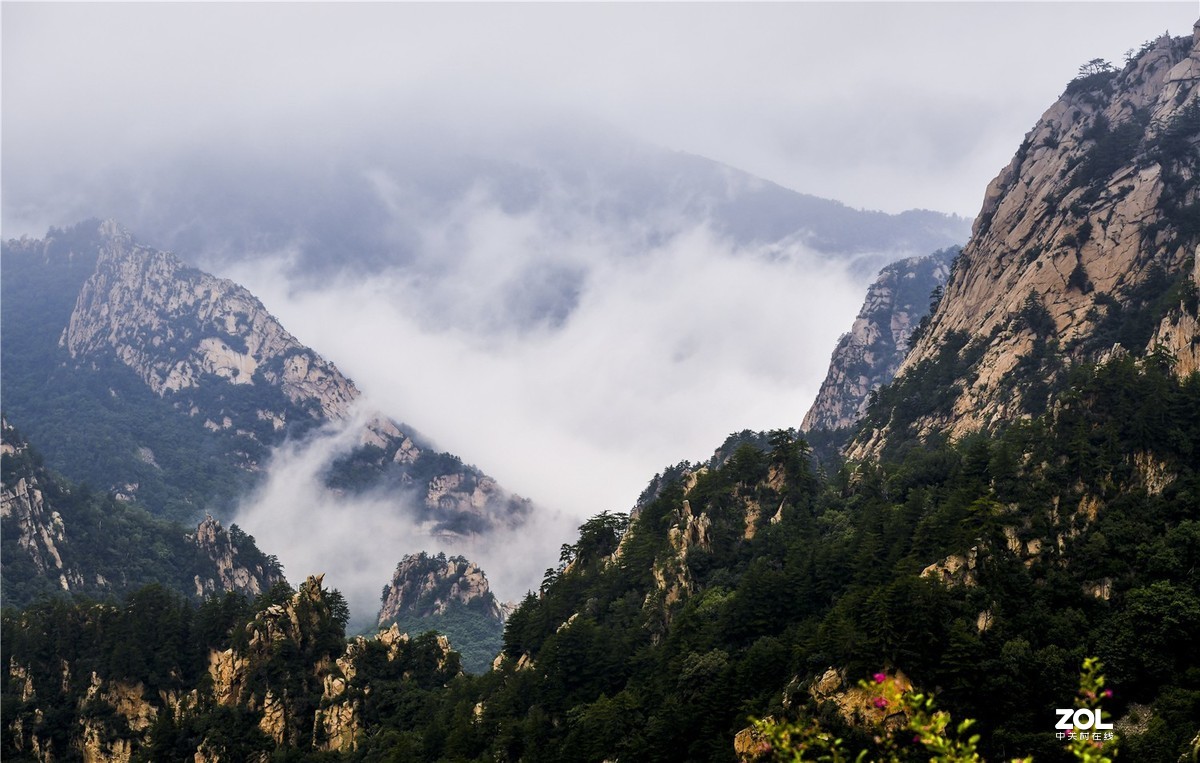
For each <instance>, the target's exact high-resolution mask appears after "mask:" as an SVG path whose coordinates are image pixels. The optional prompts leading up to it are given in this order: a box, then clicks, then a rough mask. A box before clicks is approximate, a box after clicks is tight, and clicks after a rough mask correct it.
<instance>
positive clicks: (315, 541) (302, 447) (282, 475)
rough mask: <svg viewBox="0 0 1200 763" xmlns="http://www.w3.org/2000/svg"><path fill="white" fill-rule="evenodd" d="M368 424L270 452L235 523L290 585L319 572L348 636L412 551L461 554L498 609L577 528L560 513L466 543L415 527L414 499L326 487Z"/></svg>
mask: <svg viewBox="0 0 1200 763" xmlns="http://www.w3.org/2000/svg"><path fill="white" fill-rule="evenodd" d="M360 410H361V411H366V410H367V406H366V405H365V404H364V405H362V406H360ZM366 419H367V417H366V416H363V415H360V416H356V417H355V418H353V419H350V420H347V421H343V422H338V423H336V424H332V425H330V426H327V427H325V428H323V429H321V430H319V431H318V432H315V433H313V434H312V435H311V436H309V437H306V438H305V439H303V440H300V441H293V442H289V443H287V444H285V445H283V446H281V447H279V448H277V449H276V450H275V451H274V453H273V455H272V458H271V460H270V462H269V463H268V464H267V465H266V473H267V477H266V479H265V480H264V481H263V483H262V484H261V485H260V486H259V487H258V489H257V490H255V492H254V493H253V494H251V495H248V496H246V497H245V498H244V499H243V501H242V504H241V505H240V506H239V507H238V509H237V511H236V513H235V516H234V518H233V521H234V522H237V523H238V524H239V525H240V526H241V527H242V528H243V529H245V530H246V531H247V532H249V533H250V534H251V535H253V536H254V537H255V540H256V541H257V543H258V545H259V547H260V548H262V549H264V550H265V551H267V552H268V553H273V554H275V555H276V556H277V557H278V558H279V560H280V562H281V563H282V564H283V566H284V570H285V572H286V574H287V575H288V578H289V579H290V580H291V581H292V583H293V584H296V583H298V582H299V581H300V580H301V579H302V578H304V577H305V576H308V575H311V574H314V573H324V574H325V584H326V585H327V586H330V587H333V588H337V589H339V590H340V591H341V592H342V593H343V594H345V596H346V599H347V602H348V603H349V605H350V609H351V614H352V622H353V624H354V625H355V626H356V627H366V626H369V625H372V624H373V623H374V617H375V615H376V613H377V612H378V610H379V597H380V590H381V589H382V588H383V586H384V585H385V584H387V582H388V581H389V580H390V579H391V575H392V573H393V571H394V570H395V567H396V564H397V563H398V562H399V561H400V559H401V558H403V557H404V556H405V555H406V554H411V553H416V552H418V551H429V552H432V553H437V552H438V551H444V552H446V553H447V554H451V555H453V554H462V555H464V556H466V557H467V558H469V559H471V560H472V561H475V562H477V563H479V564H480V565H481V566H482V567H483V569H484V570H485V571H486V572H487V574H488V579H489V581H490V582H491V584H492V587H493V590H494V591H495V592H496V595H497V596H498V597H499V598H500V599H501V600H502V601H503V600H512V599H517V598H519V597H520V596H521V595H522V594H523V593H524V592H525V591H526V590H527V589H530V588H536V587H537V584H538V581H539V580H540V579H541V577H542V574H543V572H544V571H545V569H546V567H549V566H553V565H552V563H551V562H552V561H555V560H557V555H558V551H557V549H558V545H553V546H550V545H548V544H554V543H558V544H561V543H565V542H568V541H569V540H570V539H571V534H572V531H573V530H574V529H575V525H576V523H573V522H572V521H571V520H570V519H569V518H567V517H566V516H565V515H563V514H562V513H561V512H554V511H546V510H543V511H539V512H537V513H536V515H534V516H531V517H530V519H529V521H528V522H527V523H526V524H525V525H524V526H523V527H521V528H519V529H515V530H513V529H503V528H502V529H499V530H497V531H496V532H494V533H491V534H489V535H488V536H486V537H473V538H464V537H461V536H455V535H448V534H445V533H438V532H436V531H435V530H434V529H433V526H432V523H431V522H421V521H419V520H418V519H417V517H418V516H420V510H419V509H420V507H419V506H418V504H417V501H419V500H420V499H419V498H416V497H414V494H413V493H407V492H401V493H397V492H395V491H391V492H384V491H382V490H377V491H368V492H367V493H364V494H345V493H343V492H341V491H335V490H331V489H329V488H327V487H326V486H325V485H324V484H323V481H322V479H321V475H322V474H323V473H324V472H325V470H326V469H327V467H328V466H329V465H330V464H331V463H332V462H333V461H334V460H335V459H337V458H338V457H340V456H343V455H346V454H347V453H349V452H350V450H352V449H353V448H354V447H355V446H357V445H358V444H359V442H360V437H361V435H362V431H363V427H364V425H365V423H366ZM551 549H553V551H551ZM551 556H553V560H552V559H551Z"/></svg>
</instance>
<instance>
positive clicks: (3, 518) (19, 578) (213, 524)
mask: <svg viewBox="0 0 1200 763" xmlns="http://www.w3.org/2000/svg"><path fill="white" fill-rule="evenodd" d="M0 429H2V433H3V438H2V439H0V450H2V451H3V454H4V457H5V465H4V470H3V475H2V476H0V524H2V526H3V534H2V536H0V542H2V543H3V549H4V553H3V557H2V560H0V570H2V571H3V582H4V586H5V595H6V598H7V600H8V602H9V603H12V604H15V605H18V606H19V605H21V604H24V603H26V602H27V601H29V600H30V599H31V598H34V597H36V595H37V594H38V593H48V592H49V590H47V589H48V588H51V585H48V584H51V583H52V588H53V589H58V590H62V591H68V592H70V593H75V594H85V595H94V596H95V595H111V594H121V593H124V592H129V591H132V590H136V589H137V588H138V587H140V586H143V585H146V584H148V583H158V584H160V585H165V586H168V587H171V588H174V589H175V590H177V591H179V592H180V593H183V594H185V595H188V596H194V597H195V598H197V599H202V598H204V597H207V596H210V595H213V594H223V593H225V592H228V591H237V592H239V593H244V594H247V595H249V596H257V595H258V594H260V593H262V592H263V591H266V590H267V589H268V588H270V586H271V585H272V584H274V583H276V582H278V581H281V580H283V574H282V571H281V568H280V566H279V563H278V561H277V560H275V559H274V558H273V557H269V556H267V555H265V554H263V553H262V552H261V551H259V549H258V548H257V546H255V544H254V539H253V538H251V537H250V536H247V535H245V534H244V533H243V532H242V531H241V530H240V529H238V528H237V526H234V527H232V528H231V529H230V530H228V531H227V530H225V529H224V528H223V527H221V525H220V523H218V522H217V521H216V520H214V519H213V518H212V517H208V518H207V519H205V520H204V521H203V522H201V523H200V525H199V527H197V528H196V531H195V532H194V533H191V534H188V533H186V532H185V529H184V528H183V527H182V526H178V525H171V524H169V523H163V522H155V521H153V520H152V519H150V518H149V517H148V516H146V515H145V514H144V513H143V512H142V511H140V510H139V509H137V508H135V507H127V506H125V505H124V503H122V502H119V501H114V500H112V499H105V498H104V497H101V496H92V497H91V498H90V499H89V498H86V497H84V498H79V497H75V496H72V492H73V491H80V490H81V489H80V488H77V487H75V486H72V485H69V484H66V483H64V482H63V481H62V480H61V479H60V478H57V477H55V476H54V475H52V474H50V473H49V472H47V471H46V470H45V469H44V468H43V467H42V465H41V457H40V455H38V454H37V453H36V452H35V451H33V450H32V449H31V448H30V446H29V444H28V443H27V442H25V441H24V439H22V438H21V436H20V435H19V434H18V433H17V432H16V430H15V429H14V428H13V427H12V426H11V425H10V424H9V423H8V421H7V420H3V421H0ZM131 532H133V533H136V536H137V537H138V538H140V540H141V542H140V543H135V544H131V545H130V546H129V547H127V548H122V549H121V550H120V551H119V552H118V551H114V550H112V548H115V546H116V544H118V543H122V542H126V541H127V539H126V538H124V537H121V536H123V535H125V534H128V533H131ZM194 552H198V553H194ZM164 555H166V556H170V557H172V558H173V559H174V561H173V562H171V563H170V564H161V563H159V562H161V558H162V557H163V556H164ZM150 560H156V561H154V562H153V563H150V564H147V562H148V561H150ZM130 567H134V568H137V569H138V574H130V573H129V568H130Z"/></svg>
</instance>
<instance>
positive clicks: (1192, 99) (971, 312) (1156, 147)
mask: <svg viewBox="0 0 1200 763" xmlns="http://www.w3.org/2000/svg"><path fill="white" fill-rule="evenodd" d="M1198 99H1200V27H1198V28H1197V31H1196V33H1195V35H1194V36H1193V37H1192V38H1178V39H1171V38H1168V37H1163V38H1160V39H1159V40H1156V41H1154V42H1152V43H1150V44H1147V45H1146V46H1145V47H1144V48H1143V49H1142V51H1141V52H1140V53H1139V54H1138V55H1136V56H1134V57H1132V58H1131V60H1130V61H1129V62H1128V63H1127V64H1126V65H1125V67H1124V68H1123V69H1120V70H1117V69H1115V68H1113V67H1111V66H1109V65H1107V64H1105V63H1104V62H1100V61H1095V62H1092V63H1091V64H1089V65H1088V66H1086V67H1084V68H1083V69H1082V70H1081V75H1080V77H1079V78H1077V79H1076V80H1074V81H1073V82H1071V83H1070V85H1069V86H1068V87H1067V89H1066V91H1065V92H1064V93H1063V95H1062V97H1061V98H1059V100H1058V101H1057V102H1056V103H1055V104H1054V105H1053V106H1051V107H1050V108H1049V109H1048V110H1047V111H1046V112H1045V114H1043V115H1042V117H1041V119H1039V120H1038V122H1037V124H1036V125H1035V126H1034V127H1033V129H1032V130H1031V131H1030V132H1029V133H1028V135H1027V136H1026V138H1025V140H1024V142H1023V143H1022V144H1021V146H1020V148H1019V149H1018V151H1017V153H1016V155H1015V156H1014V157H1013V160H1012V162H1011V163H1010V164H1009V165H1008V166H1007V167H1006V168H1004V170H1002V171H1001V173H1000V174H999V176H997V177H996V179H995V180H993V181H992V183H991V185H990V186H989V187H988V190H987V194H986V198H985V201H984V204H983V208H982V210H981V211H980V214H979V216H978V218H977V219H976V221H975V224H974V230H973V234H972V237H971V240H970V241H969V242H968V244H967V245H966V247H965V248H964V249H963V252H962V255H961V256H960V258H959V261H958V265H957V267H956V268H955V270H954V273H953V274H952V275H951V277H950V279H949V282H948V283H947V284H946V287H945V294H944V297H943V298H942V300H941V301H940V303H939V305H938V307H937V309H936V311H935V312H934V313H933V315H932V317H931V320H930V323H929V327H928V330H927V331H925V332H924V334H923V336H922V337H921V338H920V340H919V341H918V342H916V343H915V345H914V346H913V348H912V351H911V352H910V353H909V354H908V356H907V357H906V358H905V361H904V363H903V365H902V366H901V368H900V371H899V375H898V378H899V380H900V381H902V382H903V381H904V380H908V382H909V383H910V386H909V387H908V388H906V389H907V393H905V394H908V395H909V396H916V395H919V394H920V387H921V386H928V381H929V378H927V377H929V375H930V374H934V373H935V369H936V367H938V366H939V364H940V365H941V366H947V367H948V366H950V365H953V366H954V368H953V371H952V372H951V373H950V374H949V375H950V376H951V377H953V379H952V381H954V382H955V386H954V388H953V390H952V392H950V393H949V394H948V395H945V396H943V397H942V399H940V400H938V401H937V403H936V404H935V405H932V406H925V407H926V408H929V410H924V411H920V412H918V413H916V414H915V416H913V417H912V420H901V419H899V418H897V417H896V416H895V415H894V414H892V415H890V418H887V419H886V420H885V419H884V418H877V419H875V420H872V421H871V422H870V426H869V428H868V431H866V432H864V433H863V434H862V435H860V439H859V441H858V442H857V443H855V444H854V445H853V446H852V447H851V449H850V451H849V454H850V455H851V456H852V457H856V458H861V457H865V456H869V455H872V454H878V453H879V452H880V450H881V449H882V448H883V447H884V444H885V443H886V441H887V439H888V437H889V436H891V435H892V434H893V433H895V434H899V430H900V429H904V430H906V432H907V433H911V434H917V435H925V434H929V433H933V432H945V433H947V434H949V435H951V436H959V435H962V434H965V433H967V432H971V431H976V430H980V429H987V428H990V427H993V426H995V425H997V424H999V423H1002V422H1006V421H1012V420H1015V419H1018V418H1021V417H1023V416H1026V415H1029V414H1031V413H1034V414H1036V413H1039V412H1041V411H1042V410H1045V408H1046V406H1047V404H1048V400H1049V397H1050V393H1051V392H1052V391H1053V389H1055V388H1056V385H1057V383H1059V382H1060V381H1061V379H1062V377H1063V372H1064V371H1065V370H1066V369H1067V368H1068V367H1070V366H1071V365H1073V364H1077V363H1080V362H1086V361H1094V360H1096V359H1098V358H1100V357H1102V356H1103V355H1104V354H1105V353H1110V352H1111V350H1112V348H1113V346H1114V345H1116V344H1119V345H1121V347H1122V348H1123V350H1125V351H1128V352H1131V353H1134V354H1135V355H1144V354H1148V353H1152V352H1155V351H1159V350H1161V352H1160V355H1162V354H1164V353H1165V355H1167V356H1169V357H1170V358H1171V359H1172V361H1173V362H1174V364H1175V370H1176V373H1178V374H1180V375H1186V374H1189V373H1191V372H1193V371H1195V370H1197V368H1200V363H1198V360H1200V335H1198V334H1197V330H1196V325H1197V324H1196V314H1197V304H1196V303H1197V299H1196V294H1197V284H1198V281H1197V270H1196V252H1197V246H1198V245H1200V225H1198V224H1197V220H1200V186H1198V185H1197V182H1196V178H1197V172H1198V171H1200V148H1198V146H1200V100H1198ZM922 378H925V381H924V382H921V381H920V380H921V379H922ZM897 394H900V393H897Z"/></svg>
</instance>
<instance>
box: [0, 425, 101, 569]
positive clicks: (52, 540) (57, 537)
mask: <svg viewBox="0 0 1200 763" xmlns="http://www.w3.org/2000/svg"><path fill="white" fill-rule="evenodd" d="M0 430H2V436H3V439H2V442H3V447H4V452H5V453H6V454H8V455H10V456H12V455H18V454H21V453H24V452H26V450H28V447H29V446H28V445H27V444H26V443H25V442H24V441H22V440H20V439H18V438H17V437H16V433H15V431H14V430H13V428H12V426H10V425H9V423H8V421H7V420H5V419H0ZM39 479H40V475H39V474H38V470H37V469H35V468H31V467H27V466H25V465H24V464H19V465H18V466H17V468H16V469H15V470H13V471H12V472H11V473H10V472H9V471H7V470H6V471H5V473H4V474H2V475H0V519H3V520H6V521H5V526H6V532H12V531H13V530H15V531H16V532H17V533H18V538H17V545H18V547H19V548H20V549H21V550H22V551H24V552H25V553H27V554H28V555H29V559H30V561H31V562H32V563H33V567H34V569H35V570H36V571H37V574H38V575H42V576H46V577H51V578H55V579H57V582H58V584H59V586H60V587H61V588H62V590H64V591H70V590H72V588H71V585H72V584H76V585H79V584H82V583H83V580H84V578H83V575H81V574H80V572H79V571H78V570H77V569H75V568H73V567H71V566H69V565H66V564H64V562H63V556H62V553H61V552H60V550H59V546H61V545H62V544H64V543H65V541H66V538H65V531H66V527H65V524H64V522H63V518H62V515H61V514H59V513H58V512H57V511H54V510H53V509H52V508H49V507H47V506H46V501H45V498H44V496H43V493H42V489H41V485H40V483H39ZM10 561H11V560H10Z"/></svg>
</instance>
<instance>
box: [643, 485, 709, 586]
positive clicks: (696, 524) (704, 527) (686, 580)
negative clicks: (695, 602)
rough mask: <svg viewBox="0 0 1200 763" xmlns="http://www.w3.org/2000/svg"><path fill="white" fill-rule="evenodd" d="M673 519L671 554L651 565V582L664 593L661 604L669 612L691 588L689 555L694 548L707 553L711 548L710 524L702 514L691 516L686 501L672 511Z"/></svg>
mask: <svg viewBox="0 0 1200 763" xmlns="http://www.w3.org/2000/svg"><path fill="white" fill-rule="evenodd" d="M674 519H675V521H674V523H672V525H671V527H670V528H669V529H668V530H667V540H668V541H669V542H670V544H671V550H670V552H669V553H668V555H667V557H666V558H665V559H660V560H658V562H657V563H656V564H655V565H654V582H655V585H656V586H657V588H658V590H660V591H662V592H663V593H664V599H663V603H664V604H665V605H666V606H667V607H668V608H669V607H670V605H672V604H674V603H675V602H677V601H679V600H680V599H681V598H683V595H684V594H685V593H688V592H690V591H691V590H692V588H693V586H692V573H691V570H690V569H689V568H688V563H687V560H688V554H689V553H690V552H691V550H692V549H694V548H699V549H709V548H711V546H712V539H711V538H710V537H709V530H710V529H711V527H712V520H711V519H709V516H708V514H706V513H704V512H703V511H702V512H700V514H699V515H695V514H693V513H692V505H691V502H689V501H688V500H687V499H684V501H683V503H682V504H680V506H679V508H678V509H676V510H675V517H674Z"/></svg>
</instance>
